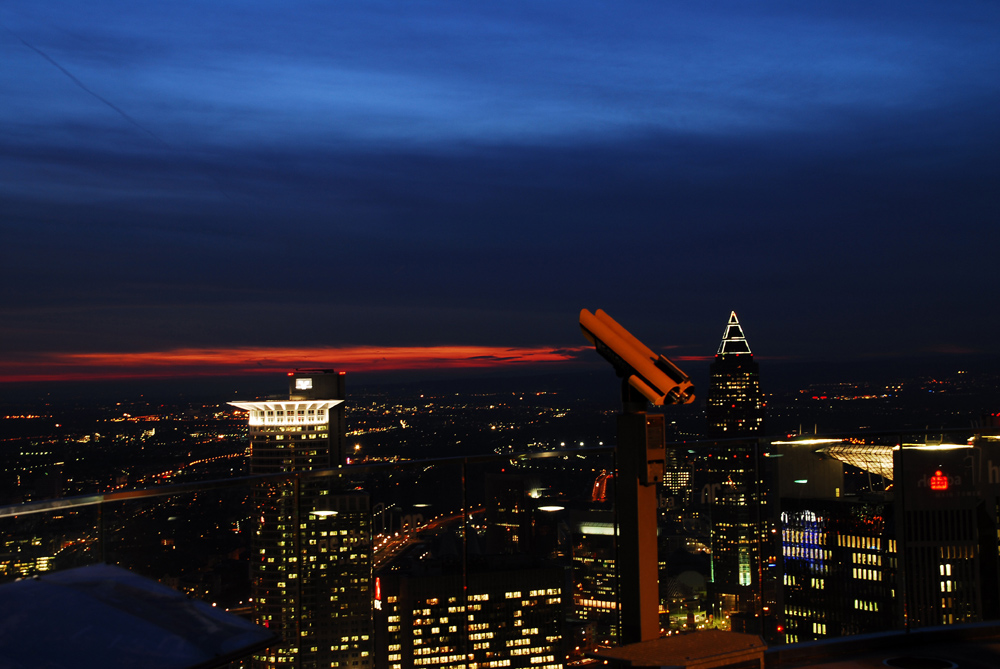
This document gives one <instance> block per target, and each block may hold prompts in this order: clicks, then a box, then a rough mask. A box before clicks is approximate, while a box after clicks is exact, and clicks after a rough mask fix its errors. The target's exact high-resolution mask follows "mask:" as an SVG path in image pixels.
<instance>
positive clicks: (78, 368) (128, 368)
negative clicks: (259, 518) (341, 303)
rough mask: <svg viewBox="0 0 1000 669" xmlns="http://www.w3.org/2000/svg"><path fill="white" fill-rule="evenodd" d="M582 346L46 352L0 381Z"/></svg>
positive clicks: (397, 367) (251, 369) (548, 354)
mask: <svg viewBox="0 0 1000 669" xmlns="http://www.w3.org/2000/svg"><path fill="white" fill-rule="evenodd" d="M587 349H588V347H574V348H559V349H556V348H547V347H535V348H530V347H527V348H516V347H498V346H398V347H376V346H354V347H344V348H333V347H323V348H233V349H208V348H204V349H201V348H186V349H175V350H171V351H143V352H138V353H47V354H35V355H31V356H25V357H22V358H21V359H18V360H0V383H13V382H20V381H46V380H49V381H55V380H66V381H68V380H97V379H126V378H147V377H177V376H218V375H230V374H252V373H257V374H259V373H262V372H268V371H272V370H280V371H287V370H289V369H294V368H295V367H317V366H320V367H333V368H336V369H337V370H338V371H345V372H362V371H363V372H382V371H401V370H420V369H455V368H466V369H474V368H491V367H501V366H508V365H525V364H544V363H555V362H565V361H572V360H575V359H577V356H578V355H579V353H580V352H581V351H585V350H587Z"/></svg>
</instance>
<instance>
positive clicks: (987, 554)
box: [779, 439, 1000, 642]
mask: <svg viewBox="0 0 1000 669" xmlns="http://www.w3.org/2000/svg"><path fill="white" fill-rule="evenodd" d="M807 444H808V442H806V444H803V445H802V446H800V447H799V448H800V449H802V450H804V451H815V452H813V453H811V454H810V455H811V456H812V457H811V458H803V457H799V458H790V457H789V456H790V455H792V453H791V452H790V451H789V450H788V448H789V447H788V446H784V445H781V446H779V448H780V451H779V452H780V453H781V455H782V457H781V458H780V460H779V462H780V468H781V475H780V479H781V480H782V482H783V485H782V491H781V507H782V511H781V534H782V539H783V550H782V553H783V556H782V563H783V567H782V568H783V572H784V575H783V591H784V602H783V614H784V627H785V633H786V638H785V640H786V641H788V642H801V641H809V640H815V639H822V638H825V637H838V636H845V635H850V634H861V633H868V632H881V631H886V630H890V629H903V628H904V627H905V628H908V629H917V628H920V627H934V626H938V625H950V624H958V623H969V622H977V621H981V620H989V619H994V618H996V616H997V615H998V613H1000V611H998V605H997V602H998V601H1000V582H998V576H997V574H998V551H997V528H998V524H997V513H998V503H997V501H998V500H1000V443H997V442H996V441H992V440H989V439H976V440H972V441H971V442H970V443H964V444H946V443H933V444H926V443H923V444H907V443H903V444H886V445H881V446H880V445H874V444H851V443H836V444H830V445H826V446H823V448H820V449H816V444H815V443H814V444H812V445H807ZM794 447H795V445H792V448H794ZM821 457H826V458H827V459H826V461H825V462H824V463H822V466H823V467H826V468H827V469H829V465H830V461H831V460H832V459H833V458H836V460H835V462H836V461H840V462H843V463H847V464H852V465H855V466H860V467H862V468H863V469H865V470H867V471H868V472H869V473H870V474H873V475H878V476H880V477H882V478H883V479H884V480H886V482H887V483H886V486H885V490H884V491H882V492H875V491H870V490H866V491H865V492H863V493H860V494H851V493H848V494H846V495H844V494H843V487H842V486H843V476H842V475H841V477H840V480H841V483H840V484H837V483H836V481H835V479H833V478H830V477H829V476H828V474H829V471H828V472H827V473H826V474H824V473H823V472H821V471H820V470H819V467H818V466H817V465H818V464H819V458H821ZM810 461H811V462H810ZM806 465H809V466H808V467H807V466H806ZM817 483H818V484H819V485H818V486H817ZM822 488H825V490H823V489H822Z"/></svg>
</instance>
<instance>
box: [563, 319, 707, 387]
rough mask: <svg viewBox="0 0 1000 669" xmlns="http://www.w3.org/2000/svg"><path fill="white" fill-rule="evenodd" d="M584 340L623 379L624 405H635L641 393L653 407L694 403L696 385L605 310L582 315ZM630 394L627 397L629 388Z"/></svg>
mask: <svg viewBox="0 0 1000 669" xmlns="http://www.w3.org/2000/svg"><path fill="white" fill-rule="evenodd" d="M580 329H581V330H583V336H584V337H586V338H587V339H588V340H589V341H590V343H592V344H593V345H594V346H595V347H596V348H597V352H598V353H600V354H601V356H602V357H603V358H604V359H605V360H607V361H608V362H610V363H611V366H612V367H614V368H615V372H616V373H617V374H618V376H619V377H621V378H622V381H623V384H622V401H623V402H626V403H631V402H633V401H635V393H636V392H638V393H639V394H641V395H642V396H643V397H645V398H646V399H647V400H649V403H650V404H652V405H653V406H663V405H664V404H689V403H691V402H693V401H694V385H692V383H691V379H690V378H688V375H687V374H685V373H684V372H682V371H681V370H680V368H679V367H678V366H677V365H675V364H674V363H672V362H670V360H669V359H668V358H667V357H666V356H662V355H657V354H656V353H653V351H652V350H650V348H649V347H648V346H646V345H645V344H643V343H642V342H641V341H639V340H638V339H636V338H635V337H634V336H633V335H632V333H631V332H629V331H628V330H626V329H625V328H623V327H622V326H621V325H619V324H618V321H616V320H615V319H613V318H611V316H608V315H607V314H606V313H604V311H603V310H602V309H598V310H597V312H596V313H593V314H592V313H590V312H589V311H587V310H586V309H583V310H582V311H580ZM625 384H627V387H628V388H629V389H631V390H630V391H628V393H627V395H626V385H625Z"/></svg>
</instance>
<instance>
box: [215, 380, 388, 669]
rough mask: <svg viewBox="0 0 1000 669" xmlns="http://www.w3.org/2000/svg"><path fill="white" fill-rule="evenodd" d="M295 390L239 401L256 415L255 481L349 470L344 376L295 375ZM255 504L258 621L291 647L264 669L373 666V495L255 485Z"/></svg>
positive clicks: (333, 482)
mask: <svg viewBox="0 0 1000 669" xmlns="http://www.w3.org/2000/svg"><path fill="white" fill-rule="evenodd" d="M288 381H289V391H288V395H289V397H288V399H287V400H267V401H256V402H230V404H232V405H233V406H236V407H238V408H240V409H244V410H246V411H247V412H248V413H249V419H250V449H251V454H250V471H251V473H252V474H282V473H288V474H295V473H302V474H305V473H308V472H313V471H317V470H324V469H330V468H334V467H338V466H339V465H341V464H343V462H344V457H345V454H344V447H343V444H344V439H345V431H346V430H345V421H344V406H343V403H344V375H343V374H342V373H340V374H338V373H336V372H334V371H332V370H320V371H308V372H295V373H291V374H289V378H288ZM253 496H254V505H255V516H256V520H257V523H256V532H255V535H254V540H253V542H252V544H251V550H252V553H251V565H252V566H251V571H252V573H251V577H252V595H253V605H254V615H255V621H256V622H258V623H259V624H261V625H264V626H265V627H268V628H270V629H272V630H275V631H276V632H277V633H278V634H279V635H280V637H281V639H282V643H281V644H280V645H277V646H274V647H272V648H270V649H268V651H267V652H266V653H265V654H262V655H259V656H256V657H255V665H256V666H258V667H296V668H302V669H314V668H315V669H319V668H320V667H323V668H326V667H352V668H358V669H363V668H364V667H369V666H371V663H372V657H371V654H372V644H373V639H372V628H371V614H372V597H371V564H372V562H371V561H372V553H371V550H372V549H371V539H370V536H371V512H370V508H369V499H368V495H367V494H366V493H364V492H360V491H355V490H346V489H343V488H342V487H341V486H340V484H339V477H337V476H323V477H309V478H306V479H289V480H288V481H287V482H284V481H282V482H274V481H273V480H272V481H268V482H264V483H260V484H256V485H255V486H254V490H253Z"/></svg>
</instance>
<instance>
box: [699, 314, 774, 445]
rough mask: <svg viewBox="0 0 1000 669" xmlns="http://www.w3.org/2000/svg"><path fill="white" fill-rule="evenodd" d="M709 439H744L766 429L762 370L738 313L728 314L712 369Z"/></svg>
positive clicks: (707, 410)
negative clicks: (761, 391)
mask: <svg viewBox="0 0 1000 669" xmlns="http://www.w3.org/2000/svg"><path fill="white" fill-rule="evenodd" d="M709 374H710V380H709V384H708V400H707V401H708V405H707V408H706V415H707V417H708V436H709V437H715V438H719V437H743V436H747V435H755V434H759V433H761V432H762V431H763V429H764V402H763V398H762V397H761V393H760V369H759V365H758V364H757V363H756V362H754V359H753V353H752V352H751V351H750V345H749V344H748V343H747V339H746V337H745V336H744V335H743V327H742V326H741V325H740V322H739V320H738V319H737V318H736V312H735V311H734V312H732V313H731V314H730V315H729V322H728V323H727V324H726V331H725V332H724V333H723V335H722V342H721V343H720V344H719V350H718V351H717V352H716V354H715V361H714V362H713V363H712V366H711V368H710V370H709Z"/></svg>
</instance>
